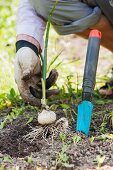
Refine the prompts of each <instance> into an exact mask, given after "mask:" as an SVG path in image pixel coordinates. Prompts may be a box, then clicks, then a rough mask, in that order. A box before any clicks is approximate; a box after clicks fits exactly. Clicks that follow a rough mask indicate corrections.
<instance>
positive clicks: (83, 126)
mask: <svg viewBox="0 0 113 170" xmlns="http://www.w3.org/2000/svg"><path fill="white" fill-rule="evenodd" d="M92 112H93V104H92V103H91V102H90V101H86V100H85V101H83V102H82V103H81V104H79V105H78V115H77V129H76V131H77V132H82V133H84V134H85V135H87V136H88V134H89V129H90V123H91V117H92Z"/></svg>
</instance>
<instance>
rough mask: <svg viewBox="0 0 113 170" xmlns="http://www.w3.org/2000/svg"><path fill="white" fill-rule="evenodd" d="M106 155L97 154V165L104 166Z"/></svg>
mask: <svg viewBox="0 0 113 170" xmlns="http://www.w3.org/2000/svg"><path fill="white" fill-rule="evenodd" d="M105 158H106V157H105V155H103V156H101V155H97V157H96V162H97V165H98V167H99V168H100V167H101V166H102V164H103V163H104V161H105Z"/></svg>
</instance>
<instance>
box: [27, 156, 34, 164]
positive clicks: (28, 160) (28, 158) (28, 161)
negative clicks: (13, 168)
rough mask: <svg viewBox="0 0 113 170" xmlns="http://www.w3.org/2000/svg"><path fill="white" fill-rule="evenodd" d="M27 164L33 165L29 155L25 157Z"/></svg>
mask: <svg viewBox="0 0 113 170" xmlns="http://www.w3.org/2000/svg"><path fill="white" fill-rule="evenodd" d="M27 163H28V164H30V165H31V164H33V158H32V155H30V156H28V157H27Z"/></svg>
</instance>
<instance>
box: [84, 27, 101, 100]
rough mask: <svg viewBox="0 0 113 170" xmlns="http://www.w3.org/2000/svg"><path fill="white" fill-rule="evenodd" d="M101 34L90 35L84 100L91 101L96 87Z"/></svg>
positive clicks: (96, 32)
mask: <svg viewBox="0 0 113 170" xmlns="http://www.w3.org/2000/svg"><path fill="white" fill-rule="evenodd" d="M100 41H101V32H100V31H98V30H92V31H91V32H90V35H89V40H88V48H87V55H86V62H85V70H84V77H83V96H82V98H83V100H88V101H91V98H92V93H93V90H94V87H95V80H96V70H97V64H98V56H99V49H100Z"/></svg>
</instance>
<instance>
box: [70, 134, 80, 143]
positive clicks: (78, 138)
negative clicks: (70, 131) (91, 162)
mask: <svg viewBox="0 0 113 170" xmlns="http://www.w3.org/2000/svg"><path fill="white" fill-rule="evenodd" d="M72 140H73V143H74V144H75V143H79V142H80V141H81V137H80V136H79V135H74V136H73V138H72Z"/></svg>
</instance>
